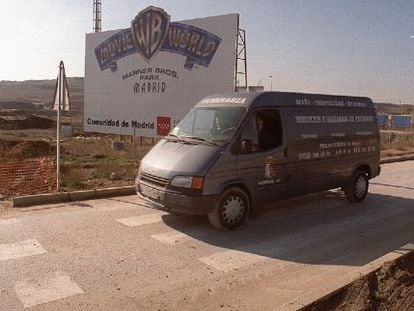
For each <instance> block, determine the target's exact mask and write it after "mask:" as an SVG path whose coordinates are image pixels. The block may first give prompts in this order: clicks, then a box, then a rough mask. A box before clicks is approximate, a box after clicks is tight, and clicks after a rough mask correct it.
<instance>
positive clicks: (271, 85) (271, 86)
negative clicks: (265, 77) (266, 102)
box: [269, 76, 273, 91]
mask: <svg viewBox="0 0 414 311" xmlns="http://www.w3.org/2000/svg"><path fill="white" fill-rule="evenodd" d="M269 78H270V90H271V91H273V83H272V78H273V76H269Z"/></svg>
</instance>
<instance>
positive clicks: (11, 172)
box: [0, 157, 56, 196]
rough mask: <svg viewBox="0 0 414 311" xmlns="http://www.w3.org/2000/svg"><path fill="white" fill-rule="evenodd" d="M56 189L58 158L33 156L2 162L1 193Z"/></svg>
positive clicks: (37, 191)
mask: <svg viewBox="0 0 414 311" xmlns="http://www.w3.org/2000/svg"><path fill="white" fill-rule="evenodd" d="M55 190H56V159H55V158H52V157H42V158H31V159H25V160H20V161H10V162H1V163H0V195H5V196H10V195H25V194H38V193H46V192H53V191H55Z"/></svg>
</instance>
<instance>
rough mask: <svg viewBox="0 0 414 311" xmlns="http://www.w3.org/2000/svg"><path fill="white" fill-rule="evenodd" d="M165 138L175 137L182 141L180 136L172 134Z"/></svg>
mask: <svg viewBox="0 0 414 311" xmlns="http://www.w3.org/2000/svg"><path fill="white" fill-rule="evenodd" d="M167 136H171V137H176V138H178V139H182V138H181V137H180V136H178V135H175V134H172V133H169V134H168V135H167Z"/></svg>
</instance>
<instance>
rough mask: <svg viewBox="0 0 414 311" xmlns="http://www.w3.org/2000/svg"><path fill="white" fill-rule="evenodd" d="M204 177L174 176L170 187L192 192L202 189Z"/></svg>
mask: <svg viewBox="0 0 414 311" xmlns="http://www.w3.org/2000/svg"><path fill="white" fill-rule="evenodd" d="M203 184H204V177H200V176H175V177H174V178H173V179H172V180H171V186H173V187H178V188H188V189H194V190H201V189H203Z"/></svg>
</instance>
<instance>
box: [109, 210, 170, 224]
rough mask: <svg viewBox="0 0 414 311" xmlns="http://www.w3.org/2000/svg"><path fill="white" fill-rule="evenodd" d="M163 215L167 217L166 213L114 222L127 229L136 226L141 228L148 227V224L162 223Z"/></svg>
mask: <svg viewBox="0 0 414 311" xmlns="http://www.w3.org/2000/svg"><path fill="white" fill-rule="evenodd" d="M163 215H167V213H155V214H146V215H142V216H133V217H128V218H121V219H117V220H116V221H117V222H120V223H121V224H123V225H125V226H128V227H136V226H142V225H148V224H154V223H157V222H161V221H162V218H161V217H162V216H163Z"/></svg>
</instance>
